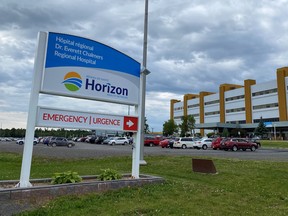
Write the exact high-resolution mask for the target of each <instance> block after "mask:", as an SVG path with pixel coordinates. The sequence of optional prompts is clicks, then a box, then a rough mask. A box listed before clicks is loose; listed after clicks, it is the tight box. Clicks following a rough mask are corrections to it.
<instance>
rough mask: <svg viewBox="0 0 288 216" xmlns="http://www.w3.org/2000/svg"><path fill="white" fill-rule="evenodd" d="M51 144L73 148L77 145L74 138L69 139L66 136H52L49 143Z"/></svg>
mask: <svg viewBox="0 0 288 216" xmlns="http://www.w3.org/2000/svg"><path fill="white" fill-rule="evenodd" d="M48 145H49V146H52V147H56V146H67V147H68V148H71V147H73V146H75V143H74V142H73V141H72V140H68V139H66V138H65V137H52V138H51V139H50V140H49V143H48Z"/></svg>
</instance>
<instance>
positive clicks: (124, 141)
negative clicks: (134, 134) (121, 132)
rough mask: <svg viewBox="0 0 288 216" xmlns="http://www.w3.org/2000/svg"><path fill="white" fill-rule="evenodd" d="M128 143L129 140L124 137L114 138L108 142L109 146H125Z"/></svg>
mask: <svg viewBox="0 0 288 216" xmlns="http://www.w3.org/2000/svg"><path fill="white" fill-rule="evenodd" d="M128 143H129V140H128V139H127V138H126V137H114V138H112V139H110V140H109V142H108V144H109V145H126V144H128Z"/></svg>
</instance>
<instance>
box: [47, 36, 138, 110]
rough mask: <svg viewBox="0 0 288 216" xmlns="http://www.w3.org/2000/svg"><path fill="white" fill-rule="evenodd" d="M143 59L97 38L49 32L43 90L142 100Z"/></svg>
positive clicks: (132, 102) (111, 99)
mask: <svg viewBox="0 0 288 216" xmlns="http://www.w3.org/2000/svg"><path fill="white" fill-rule="evenodd" d="M139 88H140V63H139V62H137V61H135V60H134V59H132V58H131V57H129V56H127V55H125V54H123V53H121V52H119V51H117V50H115V49H113V48H112V47H109V46H106V45H104V44H101V43H99V42H97V41H93V40H90V39H86V38H82V37H77V36H73V35H67V34H60V33H53V32H49V33H48V39H47V49H46V58H45V68H44V76H43V81H42V86H41V92H42V93H48V94H55V95H64V96H69V97H77V98H84V99H93V100H100V101H107V102H114V103H121V104H128V105H129V104H130V105H137V104H139Z"/></svg>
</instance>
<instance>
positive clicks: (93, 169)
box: [0, 153, 288, 216]
mask: <svg viewBox="0 0 288 216" xmlns="http://www.w3.org/2000/svg"><path fill="white" fill-rule="evenodd" d="M145 160H146V161H147V162H148V165H147V166H141V170H140V173H143V174H151V175H156V176H161V177H163V178H165V180H166V182H165V183H162V184H155V185H145V186H143V187H140V188H124V189H120V190H117V191H111V192H106V193H102V194H90V195H85V196H66V197H61V198H57V199H55V200H53V201H51V202H49V203H47V204H46V205H45V206H43V207H41V208H39V209H37V210H34V211H32V212H26V213H22V214H20V215H53V216H54V215H79V216H80V215H81V216H82V215H123V216H124V215H125V216H126V215H197V216H198V215H200V216H201V215H203V216H204V215H205V216H206V215H221V216H222V215H229V216H230V215H237V216H238V215H245V216H246V215H253V216H254V215H261V216H266V215H267V216H268V215H269V216H270V215H274V216H275V215H287V206H288V181H287V179H288V163H287V162H269V161H242V160H237V159H233V160H232V159H217V158H213V161H214V163H215V166H216V169H217V171H218V174H217V175H209V174H200V173H193V172H192V159H191V157H187V156H185V157H184V156H175V157H172V156H162V157H161V156H153V157H152V156H151V157H145ZM131 162H132V161H131V157H113V158H112V157H111V158H105V159H85V160H84V159H83V160H56V159H52V160H51V159H47V158H39V157H35V158H34V159H33V163H32V169H31V178H41V177H51V176H52V175H53V173H54V172H58V171H59V172H63V171H68V170H72V171H76V172H78V173H79V174H80V175H97V174H100V173H101V169H105V168H111V169H115V170H117V171H119V172H123V173H129V172H131V166H132V165H131ZM20 167H21V156H20V155H16V154H8V153H0V175H1V176H0V178H1V180H2V179H17V178H19V174H20V173H19V172H20Z"/></svg>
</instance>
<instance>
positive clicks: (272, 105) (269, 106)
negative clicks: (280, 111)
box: [253, 103, 278, 110]
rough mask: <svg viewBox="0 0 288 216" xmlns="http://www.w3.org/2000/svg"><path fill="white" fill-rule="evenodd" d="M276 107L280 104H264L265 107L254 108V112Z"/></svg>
mask: <svg viewBox="0 0 288 216" xmlns="http://www.w3.org/2000/svg"><path fill="white" fill-rule="evenodd" d="M274 107H278V103H272V104H263V105H258V106H253V110H259V109H269V108H274Z"/></svg>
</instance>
